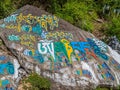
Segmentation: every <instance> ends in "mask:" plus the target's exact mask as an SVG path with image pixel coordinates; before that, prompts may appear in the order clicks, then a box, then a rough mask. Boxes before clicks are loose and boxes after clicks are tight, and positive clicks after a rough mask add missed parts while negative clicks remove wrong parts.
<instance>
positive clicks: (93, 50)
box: [0, 5, 120, 90]
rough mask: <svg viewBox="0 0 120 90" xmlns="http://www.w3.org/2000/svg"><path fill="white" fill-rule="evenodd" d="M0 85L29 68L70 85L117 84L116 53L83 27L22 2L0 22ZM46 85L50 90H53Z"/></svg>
mask: <svg viewBox="0 0 120 90" xmlns="http://www.w3.org/2000/svg"><path fill="white" fill-rule="evenodd" d="M0 62H1V63H0V81H1V82H0V85H1V86H0V88H1V89H5V88H6V90H7V89H9V88H11V90H13V89H14V90H16V89H17V88H18V84H19V82H20V80H22V78H23V77H24V76H27V75H29V74H30V73H31V72H36V73H38V74H39V75H42V76H44V77H47V78H49V79H51V80H52V81H53V84H55V85H54V87H53V89H55V90H58V88H59V89H60V88H62V89H61V90H63V88H64V89H66V90H73V89H76V90H77V89H78V90H79V89H80V88H81V89H82V88H83V89H84V88H94V87H95V86H97V85H111V86H117V85H119V84H120V55H119V54H118V53H117V52H115V51H114V50H112V49H111V48H110V47H109V46H108V45H106V44H105V43H104V42H102V41H100V40H98V39H97V38H95V37H94V35H92V34H91V33H89V32H85V31H83V30H81V29H79V28H77V27H75V26H73V25H71V24H69V23H68V22H66V21H64V20H62V19H60V18H58V17H56V16H54V15H51V14H49V13H47V12H45V11H43V10H40V9H39V8H37V7H33V6H30V5H26V6H24V7H22V8H21V9H19V10H17V11H16V12H15V13H13V14H12V15H10V16H8V17H6V18H4V19H3V20H1V21H0ZM53 89H52V90H53Z"/></svg>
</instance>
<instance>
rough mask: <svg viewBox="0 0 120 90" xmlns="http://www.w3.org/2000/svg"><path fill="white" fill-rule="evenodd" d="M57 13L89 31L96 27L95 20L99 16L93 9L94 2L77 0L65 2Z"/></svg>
mask: <svg viewBox="0 0 120 90" xmlns="http://www.w3.org/2000/svg"><path fill="white" fill-rule="evenodd" d="M86 1H90V0H86ZM91 1H92V0H91ZM55 14H56V15H57V16H59V17H61V18H63V19H64V20H67V21H68V22H70V23H72V24H74V25H76V26H78V27H80V28H82V29H85V30H87V31H92V30H93V29H94V25H93V21H94V19H96V18H97V14H96V12H94V9H93V4H92V5H91V4H89V3H87V2H80V1H77V0H76V1H72V0H71V1H69V2H67V3H65V4H64V5H63V7H62V8H61V9H58V10H57V12H55Z"/></svg>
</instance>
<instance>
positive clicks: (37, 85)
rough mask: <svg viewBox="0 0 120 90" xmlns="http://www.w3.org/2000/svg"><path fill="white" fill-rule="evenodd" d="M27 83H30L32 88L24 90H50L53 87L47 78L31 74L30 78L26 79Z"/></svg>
mask: <svg viewBox="0 0 120 90" xmlns="http://www.w3.org/2000/svg"><path fill="white" fill-rule="evenodd" d="M24 81H25V83H30V87H27V86H24V89H25V90H26V88H28V89H29V90H40V89H43V90H49V89H50V87H51V84H50V81H49V80H48V79H46V78H43V77H41V76H39V75H38V74H36V73H32V74H30V76H29V77H28V78H26V79H25V80H24Z"/></svg>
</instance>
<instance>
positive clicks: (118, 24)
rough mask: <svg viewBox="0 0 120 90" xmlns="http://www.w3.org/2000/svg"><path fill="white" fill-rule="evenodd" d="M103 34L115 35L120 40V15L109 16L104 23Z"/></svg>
mask: <svg viewBox="0 0 120 90" xmlns="http://www.w3.org/2000/svg"><path fill="white" fill-rule="evenodd" d="M105 29H106V30H105V34H106V35H108V36H114V35H116V36H117V38H118V39H119V40H120V17H114V18H111V21H109V22H108V23H106V25H105Z"/></svg>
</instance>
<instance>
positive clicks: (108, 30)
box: [0, 0, 120, 40]
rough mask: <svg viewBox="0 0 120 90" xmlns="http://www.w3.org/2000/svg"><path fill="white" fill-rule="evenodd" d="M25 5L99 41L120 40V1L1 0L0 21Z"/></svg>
mask: <svg viewBox="0 0 120 90" xmlns="http://www.w3.org/2000/svg"><path fill="white" fill-rule="evenodd" d="M26 4H30V5H34V6H37V7H38V8H42V9H44V10H46V11H48V12H50V13H52V14H55V15H56V16H58V17H60V18H62V19H64V20H66V21H68V22H70V23H71V24H73V25H75V26H77V27H80V28H81V29H83V30H86V31H89V32H92V33H93V34H94V35H97V37H98V38H99V39H104V40H105V39H106V37H107V38H108V37H110V36H114V35H115V36H117V38H118V39H119V40H120V0H1V1H0V19H2V18H4V17H6V16H8V15H10V14H11V13H12V12H14V11H15V10H17V9H19V8H20V7H22V6H24V5H26ZM103 36H105V37H104V38H101V37H103Z"/></svg>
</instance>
